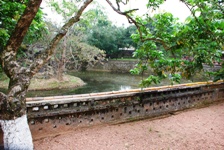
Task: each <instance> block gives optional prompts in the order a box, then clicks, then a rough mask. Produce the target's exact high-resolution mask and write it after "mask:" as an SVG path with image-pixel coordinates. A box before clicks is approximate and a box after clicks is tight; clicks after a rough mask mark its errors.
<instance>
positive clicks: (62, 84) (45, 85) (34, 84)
mask: <svg viewBox="0 0 224 150" xmlns="http://www.w3.org/2000/svg"><path fill="white" fill-rule="evenodd" d="M0 76H1V78H0V87H1V89H2V90H6V89H7V88H8V84H9V79H8V78H7V77H6V75H3V74H2V75H0ZM83 85H85V83H84V82H83V81H82V80H81V79H80V78H78V77H75V76H71V75H64V76H63V80H62V81H59V80H57V79H56V78H50V79H38V78H33V79H32V80H31V84H30V86H29V91H35V90H41V91H43V90H53V89H65V88H76V87H80V86H83ZM0 91H1V90H0Z"/></svg>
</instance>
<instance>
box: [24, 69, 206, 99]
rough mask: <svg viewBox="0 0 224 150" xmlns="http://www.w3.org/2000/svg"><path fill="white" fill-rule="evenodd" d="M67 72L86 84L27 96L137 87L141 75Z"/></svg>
mask: <svg viewBox="0 0 224 150" xmlns="http://www.w3.org/2000/svg"><path fill="white" fill-rule="evenodd" d="M68 74H70V75H74V76H77V77H79V78H81V79H82V80H83V81H84V82H85V83H86V85H84V86H82V87H80V88H69V89H58V90H51V91H29V92H28V95H27V97H39V96H57V95H74V94H85V93H96V92H108V91H120V90H128V89H136V88H139V86H138V85H139V82H140V81H141V79H142V78H141V76H136V75H131V74H123V73H110V72H93V71H91V72H90V71H87V72H69V73H68ZM201 80H203V79H201V78H197V79H196V80H195V81H201ZM187 82H191V81H188V80H182V81H181V83H187ZM161 85H170V81H169V80H164V81H162V82H161V83H160V84H159V85H152V86H161Z"/></svg>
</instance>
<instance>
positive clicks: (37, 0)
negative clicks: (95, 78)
mask: <svg viewBox="0 0 224 150" xmlns="http://www.w3.org/2000/svg"><path fill="white" fill-rule="evenodd" d="M92 1H93V0H85V2H84V3H83V5H82V6H81V7H80V9H79V10H78V11H77V13H76V14H75V16H74V17H72V18H71V19H70V20H69V21H68V22H67V23H66V24H65V25H64V26H63V27H62V29H61V30H60V32H59V33H58V34H57V35H56V36H55V38H53V40H52V41H51V42H50V44H49V46H48V47H47V49H46V50H45V53H43V54H42V55H41V56H40V58H39V59H37V60H35V61H34V63H33V64H32V65H31V66H29V67H27V68H25V67H22V66H21V65H20V64H19V62H18V61H17V60H16V55H17V51H18V48H19V47H20V45H21V43H22V41H23V39H24V37H25V35H26V32H27V30H28V28H29V26H30V24H31V22H32V20H33V19H34V17H35V15H36V13H37V11H38V9H39V7H40V4H41V2H42V0H29V2H28V4H27V7H26V9H25V11H24V13H23V15H22V16H21V18H20V19H19V21H18V23H17V25H16V27H15V30H14V32H13V33H12V35H11V36H10V38H9V41H8V42H7V44H6V46H5V48H4V50H3V52H1V53H0V62H1V65H2V68H3V70H4V72H5V73H6V75H7V76H8V77H9V79H10V83H9V87H8V93H7V94H4V93H1V92H0V124H1V126H2V129H3V133H4V147H5V149H13V150H14V149H16V150H17V149H25V150H26V149H27V150H30V149H33V143H32V137H31V133H30V130H29V126H28V123H27V117H26V93H27V90H28V87H29V85H30V80H31V79H32V77H33V75H34V74H35V73H37V72H38V71H39V69H40V68H41V67H42V66H43V65H44V64H46V63H47V62H48V60H49V59H50V58H51V56H52V55H53V53H54V51H55V47H56V46H57V44H58V43H59V41H60V40H61V39H62V38H63V37H64V36H65V34H66V33H67V31H68V29H69V28H70V27H71V26H72V25H73V24H74V23H76V22H78V21H79V19H80V16H81V15H82V13H83V11H84V10H85V9H86V7H87V6H88V5H89V4H90V3H91V2H92Z"/></svg>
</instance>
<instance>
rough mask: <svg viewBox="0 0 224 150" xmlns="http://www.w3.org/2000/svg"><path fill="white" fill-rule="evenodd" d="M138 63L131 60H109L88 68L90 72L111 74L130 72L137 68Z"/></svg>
mask: <svg viewBox="0 0 224 150" xmlns="http://www.w3.org/2000/svg"><path fill="white" fill-rule="evenodd" d="M135 64H137V61H130V60H109V61H104V62H102V63H97V64H96V65H94V66H92V67H88V69H87V70H89V71H99V70H100V71H110V72H122V73H126V72H129V71H130V70H131V69H133V68H134V67H135Z"/></svg>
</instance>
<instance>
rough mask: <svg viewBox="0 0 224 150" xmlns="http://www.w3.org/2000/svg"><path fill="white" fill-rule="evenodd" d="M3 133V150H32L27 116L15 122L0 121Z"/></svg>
mask: <svg viewBox="0 0 224 150" xmlns="http://www.w3.org/2000/svg"><path fill="white" fill-rule="evenodd" d="M0 123H1V126H2V131H3V133H4V137H3V140H4V149H5V150H33V141H32V136H31V132H30V129H29V125H28V123H27V116H26V115H23V116H22V117H19V118H17V119H15V120H0Z"/></svg>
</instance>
